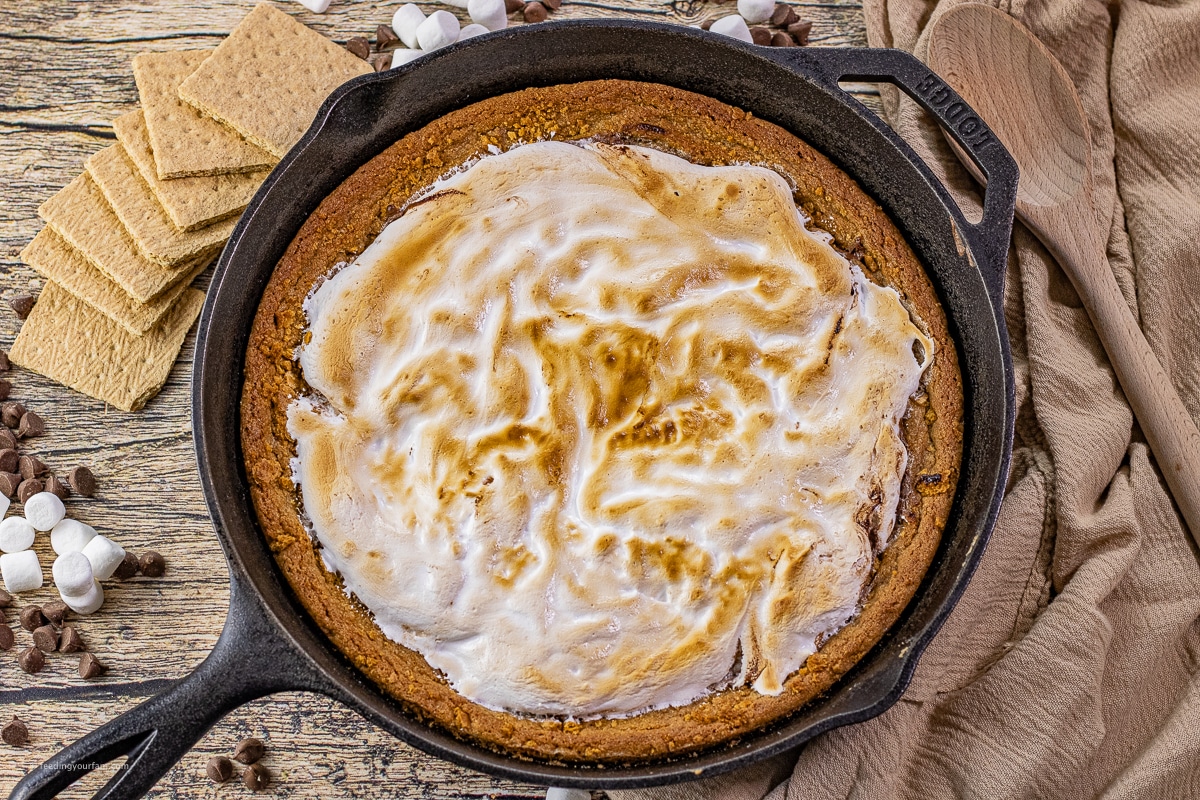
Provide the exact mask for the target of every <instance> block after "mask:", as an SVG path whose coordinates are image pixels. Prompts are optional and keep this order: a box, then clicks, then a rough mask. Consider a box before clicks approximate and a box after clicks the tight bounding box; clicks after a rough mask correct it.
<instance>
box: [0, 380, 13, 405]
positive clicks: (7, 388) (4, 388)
mask: <svg viewBox="0 0 1200 800" xmlns="http://www.w3.org/2000/svg"><path fill="white" fill-rule="evenodd" d="M10 394H12V383H10V382H9V381H3V380H0V400H7V399H8V396H9V395H10Z"/></svg>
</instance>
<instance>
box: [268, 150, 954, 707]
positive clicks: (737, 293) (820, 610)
mask: <svg viewBox="0 0 1200 800" xmlns="http://www.w3.org/2000/svg"><path fill="white" fill-rule="evenodd" d="M307 313H308V316H309V322H310V324H311V328H310V330H309V332H308V333H309V337H308V338H307V341H306V344H305V345H304V346H303V347H302V349H301V351H300V356H299V358H300V365H301V368H302V370H303V374H304V377H305V379H306V380H307V382H308V383H309V385H310V386H311V387H312V388H313V390H315V392H316V393H318V394H315V395H313V396H312V397H305V398H301V399H298V400H296V401H295V402H294V403H293V404H292V405H291V407H290V408H289V410H288V423H289V431H290V433H291V435H292V436H293V437H294V438H295V440H296V443H297V459H296V461H295V478H296V480H297V481H298V482H299V484H300V487H301V491H302V497H303V503H304V509H305V511H306V512H307V514H308V516H309V518H310V520H311V523H312V526H313V530H314V533H315V535H316V537H317V539H318V540H319V541H320V544H321V545H322V546H323V551H322V552H323V555H324V557H325V559H326V562H327V564H328V565H329V566H330V568H331V569H334V570H336V571H337V572H339V573H340V574H341V576H342V578H343V579H344V582H345V586H346V589H347V590H348V591H350V592H353V593H354V595H356V596H357V597H358V599H359V600H360V601H361V602H362V603H363V604H365V605H366V607H367V608H368V609H370V611H371V612H373V614H374V616H375V621H376V622H377V623H378V625H379V626H380V628H381V629H382V630H383V631H384V633H385V634H387V635H388V636H389V637H391V638H392V639H394V640H395V641H398V642H400V643H402V644H404V645H406V646H408V647H410V648H413V649H415V650H417V651H418V652H420V653H421V654H422V655H423V656H424V657H425V659H426V660H427V661H428V662H429V663H430V664H431V665H432V666H433V667H435V668H437V669H439V670H441V671H442V672H443V673H444V674H445V676H446V678H447V679H448V680H449V682H450V684H451V685H452V686H453V687H454V688H455V689H456V690H457V691H458V692H460V693H461V694H463V695H464V696H466V697H467V698H469V699H471V700H473V701H475V702H478V703H481V704H483V705H485V706H488V707H490V708H494V709H502V710H506V711H511V712H519V713H528V714H534V715H552V714H565V715H571V716H576V717H587V716H596V715H609V716H619V715H628V714H632V713H636V712H639V711H643V710H647V709H651V708H659V707H664V706H669V705H682V704H686V703H689V702H691V701H693V700H695V699H696V698H698V697H701V696H703V695H704V694H706V693H708V692H710V691H713V690H714V689H719V688H724V687H728V686H736V685H743V684H751V685H753V687H754V688H755V689H756V690H757V691H759V692H762V693H764V694H777V693H779V692H780V691H782V688H783V681H784V680H785V679H786V677H787V676H788V675H789V674H790V673H792V672H793V671H795V670H796V669H797V668H799V667H800V666H801V665H802V664H803V663H804V661H805V659H807V658H808V657H809V655H811V654H812V653H813V652H814V651H815V650H816V648H817V646H818V644H819V642H821V641H823V640H824V638H826V637H827V636H828V635H829V634H832V633H833V632H835V631H837V630H838V629H839V628H840V627H842V626H843V625H844V624H845V623H846V622H847V621H849V620H850V619H851V618H852V617H853V616H854V615H855V613H856V612H857V610H858V607H859V602H860V598H861V597H862V595H863V592H864V589H865V587H866V586H867V583H868V581H869V579H870V575H871V570H872V565H873V559H874V556H875V553H876V552H877V551H878V550H879V549H881V548H882V547H883V546H884V544H885V543H886V542H887V540H888V538H889V537H890V535H891V532H892V528H893V523H894V519H895V515H896V508H897V503H898V498H899V494H900V481H901V477H902V475H903V474H904V470H905V465H906V459H907V454H906V451H905V448H904V445H903V443H902V441H901V438H900V432H899V427H898V422H899V419H900V418H901V417H902V416H903V414H904V413H905V410H906V407H907V403H908V400H909V397H910V395H912V394H913V392H914V391H916V390H917V388H918V384H919V382H920V378H921V374H922V372H923V370H924V366H925V361H926V359H928V357H930V356H931V355H932V353H933V343H932V342H931V341H930V340H929V339H928V338H927V337H925V336H924V335H923V334H922V333H921V331H920V330H918V328H917V327H916V326H915V325H914V324H913V322H912V320H911V318H910V317H909V314H908V312H907V311H906V310H905V309H904V307H903V306H902V305H901V303H900V300H899V298H898V296H897V295H896V293H895V292H894V291H892V290H891V289H887V288H881V287H879V286H876V285H875V284H873V283H871V282H870V281H868V280H866V279H865V278H864V277H863V275H862V274H861V273H860V272H859V271H858V269H857V268H856V267H854V266H852V265H851V264H850V263H849V262H848V261H846V260H845V259H844V258H842V257H841V256H840V255H839V254H838V253H837V252H836V251H835V250H834V249H833V248H832V247H830V245H829V244H828V242H827V237H825V236H824V235H820V234H814V233H812V232H810V231H809V230H807V229H806V228H805V226H804V221H803V219H802V218H801V216H800V214H799V213H798V211H797V209H796V207H795V204H794V202H793V200H792V195H791V191H790V190H789V188H788V186H787V184H786V183H785V182H784V180H783V179H782V178H781V177H780V176H779V175H777V174H775V173H774V172H771V171H769V170H766V169H762V168H758V167H743V166H736V167H701V166H696V165H693V164H690V163H688V162H687V161H684V160H682V159H679V158H677V157H675V156H671V155H667V154H664V153H661V152H658V151H655V150H649V149H644V148H639V147H625V146H609V145H603V144H589V145H587V146H577V145H573V144H565V143H551V142H543V143H538V144H529V145H524V146H521V147H518V148H515V149H513V150H511V151H509V152H507V153H505V154H503V155H498V156H494V157H489V158H485V159H483V160H482V161H480V162H478V163H476V164H475V165H474V166H472V167H471V168H470V169H468V170H466V171H463V172H461V173H458V174H456V175H454V176H452V177H450V178H447V179H445V180H443V181H440V182H439V183H438V184H436V185H435V186H434V187H432V189H431V191H430V193H429V194H427V195H426V196H425V197H424V198H423V199H422V200H420V201H418V202H414V203H412V204H411V205H410V206H409V208H408V210H407V212H406V213H405V214H404V215H403V216H402V217H400V218H399V219H397V220H395V221H394V222H392V223H391V224H390V225H388V226H387V227H386V228H385V229H384V230H383V232H382V233H381V234H380V235H379V237H378V238H377V239H376V241H375V242H374V243H373V244H372V245H371V246H370V247H369V248H368V249H367V250H366V251H365V252H364V253H363V254H362V255H361V256H359V257H358V258H357V259H356V260H355V261H354V262H353V263H352V264H350V265H348V266H346V267H344V268H343V269H342V270H341V271H340V272H337V273H336V274H335V275H334V276H333V277H331V278H329V279H328V280H327V281H325V282H324V283H323V284H322V285H321V286H320V287H319V288H318V289H317V290H316V291H315V292H314V293H313V294H312V295H311V296H310V298H309V301H308V304H307ZM916 343H919V344H920V347H919V348H918V347H916V346H915V345H916ZM914 350H916V351H917V352H918V353H919V354H920V356H921V358H920V360H918V358H917V357H916V356H915V355H914Z"/></svg>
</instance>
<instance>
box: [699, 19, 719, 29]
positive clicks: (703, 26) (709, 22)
mask: <svg viewBox="0 0 1200 800" xmlns="http://www.w3.org/2000/svg"><path fill="white" fill-rule="evenodd" d="M714 22H716V20H715V19H706V20H704V22H701V23H700V30H702V31H706V30H708V29H709V28H711V27H712V24H713V23H714Z"/></svg>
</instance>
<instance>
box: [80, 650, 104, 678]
mask: <svg viewBox="0 0 1200 800" xmlns="http://www.w3.org/2000/svg"><path fill="white" fill-rule="evenodd" d="M103 674H104V665H103V664H101V663H100V659H98V658H96V657H95V656H94V655H92V654H91V653H84V654H83V655H82V656H80V657H79V677H81V678H83V679H84V680H85V681H90V680H91V679H92V678H99V677H100V676H101V675H103Z"/></svg>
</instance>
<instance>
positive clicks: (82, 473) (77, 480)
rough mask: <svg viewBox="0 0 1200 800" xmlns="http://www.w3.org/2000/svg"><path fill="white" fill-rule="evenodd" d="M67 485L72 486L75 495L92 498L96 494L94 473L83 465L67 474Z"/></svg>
mask: <svg viewBox="0 0 1200 800" xmlns="http://www.w3.org/2000/svg"><path fill="white" fill-rule="evenodd" d="M67 483H69V484H70V485H71V491H73V492H75V494H81V495H83V496H84V497H91V496H92V495H94V494H95V493H96V478H95V476H94V475H92V471H91V470H90V469H88V468H87V467H85V466H83V465H82V464H80V465H79V466H77V467H75V468H73V469H72V470H71V471H70V472H68V473H67Z"/></svg>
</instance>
